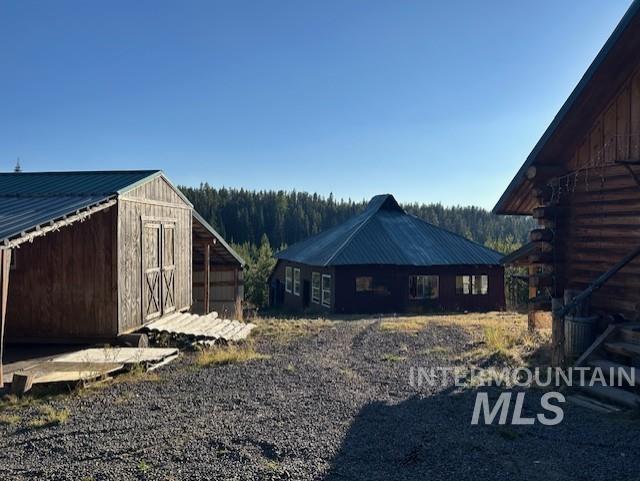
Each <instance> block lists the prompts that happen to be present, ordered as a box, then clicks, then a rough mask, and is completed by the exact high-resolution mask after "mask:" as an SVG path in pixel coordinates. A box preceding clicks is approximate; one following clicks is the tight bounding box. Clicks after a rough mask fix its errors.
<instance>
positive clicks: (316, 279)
mask: <svg viewBox="0 0 640 481" xmlns="http://www.w3.org/2000/svg"><path fill="white" fill-rule="evenodd" d="M311 302H315V303H316V304H320V273H319V272H314V273H313V274H311Z"/></svg>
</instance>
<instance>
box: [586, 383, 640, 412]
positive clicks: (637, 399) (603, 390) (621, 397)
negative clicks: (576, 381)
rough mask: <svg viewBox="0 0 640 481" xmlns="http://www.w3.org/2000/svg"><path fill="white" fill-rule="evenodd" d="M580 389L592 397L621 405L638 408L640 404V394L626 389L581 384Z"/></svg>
mask: <svg viewBox="0 0 640 481" xmlns="http://www.w3.org/2000/svg"><path fill="white" fill-rule="evenodd" d="M579 389H580V390H581V391H583V392H584V393H586V394H588V395H589V396H591V397H595V398H598V399H601V400H603V401H606V402H610V403H613V404H618V405H620V406H624V407H628V408H632V409H636V408H638V407H639V406H640V396H637V395H636V394H633V393H631V392H629V391H625V390H624V389H620V388H617V387H610V386H602V385H595V386H579Z"/></svg>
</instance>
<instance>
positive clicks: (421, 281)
mask: <svg viewBox="0 0 640 481" xmlns="http://www.w3.org/2000/svg"><path fill="white" fill-rule="evenodd" d="M411 279H415V281H414V282H415V285H416V295H415V297H414V296H412V295H411ZM427 279H431V280H435V289H434V290H435V294H432V295H430V296H428V295H427V294H426V287H427V285H428V284H430V283H428V282H426V280H427ZM421 287H422V289H420V288H421ZM420 291H421V292H420ZM439 297H440V276H439V275H438V274H411V275H410V276H409V299H411V300H418V301H419V300H425V299H430V300H433V299H438V298H439Z"/></svg>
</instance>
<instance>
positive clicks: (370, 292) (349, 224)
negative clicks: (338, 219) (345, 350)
mask: <svg viewBox="0 0 640 481" xmlns="http://www.w3.org/2000/svg"><path fill="white" fill-rule="evenodd" d="M276 257H277V258H278V261H277V264H276V266H275V269H274V271H273V273H272V274H271V278H270V303H271V305H273V306H281V307H284V308H286V309H290V310H298V311H302V310H309V311H319V312H334V313H382V312H397V313H401V312H423V311H430V310H470V311H488V310H494V309H504V307H505V298H504V269H503V267H502V266H501V265H500V259H501V257H502V255H501V254H499V253H498V252H495V251H493V250H491V249H488V248H486V247H484V246H482V245H480V244H477V243H475V242H472V241H470V240H468V239H465V238H464V237H462V236H459V235H457V234H454V233H452V232H449V231H446V230H444V229H441V228H439V227H436V226H434V225H432V224H429V223H428V222H425V221H423V220H421V219H419V218H417V217H415V216H412V215H409V214H407V213H406V212H405V211H404V210H403V209H402V207H400V205H399V204H398V203H397V202H396V200H395V199H394V198H393V196H392V195H389V194H384V195H378V196H375V197H374V198H373V199H371V201H370V202H369V205H368V206H367V208H366V209H365V210H364V211H363V212H362V213H360V214H358V215H356V216H354V217H352V218H351V219H349V220H347V221H346V222H344V223H343V224H340V225H338V226H336V227H334V228H332V229H329V230H327V231H325V232H322V233H320V234H318V235H316V236H313V237H310V238H308V239H306V240H304V241H302V242H299V243H297V244H294V245H292V246H290V247H289V248H288V249H286V250H284V251H282V252H280V253H278V254H277V255H276Z"/></svg>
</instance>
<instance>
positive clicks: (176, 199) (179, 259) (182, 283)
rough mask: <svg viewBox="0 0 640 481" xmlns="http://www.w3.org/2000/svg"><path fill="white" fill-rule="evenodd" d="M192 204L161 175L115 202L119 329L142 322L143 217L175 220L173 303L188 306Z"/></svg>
mask: <svg viewBox="0 0 640 481" xmlns="http://www.w3.org/2000/svg"><path fill="white" fill-rule="evenodd" d="M191 216H192V213H191V207H190V206H189V205H188V204H187V203H186V202H184V200H182V198H181V197H180V196H179V195H178V194H177V193H176V192H175V191H174V190H173V188H172V187H171V186H170V185H169V184H168V183H167V182H166V181H165V180H164V179H162V178H160V177H158V178H156V179H153V180H151V181H149V182H147V183H145V184H143V185H141V186H139V187H137V188H135V189H133V190H131V191H129V192H127V193H126V194H124V195H123V196H122V197H121V198H120V201H119V202H118V252H119V257H118V285H119V313H120V315H119V332H126V331H131V330H133V329H135V328H137V327H138V326H140V325H142V324H143V314H142V299H143V290H142V235H141V230H142V220H143V218H155V219H164V220H174V221H175V265H176V269H175V281H174V282H175V307H176V309H177V310H181V309H186V308H189V307H190V306H191V285H192V280H191V268H192V266H191V258H192V257H191V256H192V245H191Z"/></svg>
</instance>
